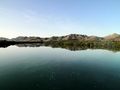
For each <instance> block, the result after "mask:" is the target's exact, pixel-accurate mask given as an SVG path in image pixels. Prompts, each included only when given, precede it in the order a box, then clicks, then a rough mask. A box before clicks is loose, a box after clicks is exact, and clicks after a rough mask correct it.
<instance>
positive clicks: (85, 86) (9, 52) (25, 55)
mask: <svg viewBox="0 0 120 90" xmlns="http://www.w3.org/2000/svg"><path fill="white" fill-rule="evenodd" d="M90 89H91V90H120V52H112V51H108V50H102V49H94V50H91V49H87V50H79V51H70V50H67V49H61V48H51V47H44V46H41V47H17V46H10V47H8V48H0V90H90Z"/></svg>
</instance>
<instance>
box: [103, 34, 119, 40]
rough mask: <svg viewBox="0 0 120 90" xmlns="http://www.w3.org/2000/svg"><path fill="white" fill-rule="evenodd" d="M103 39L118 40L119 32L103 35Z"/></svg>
mask: <svg viewBox="0 0 120 90" xmlns="http://www.w3.org/2000/svg"><path fill="white" fill-rule="evenodd" d="M104 39H105V40H109V41H120V34H116V33H114V34H111V35H108V36H106V37H104Z"/></svg>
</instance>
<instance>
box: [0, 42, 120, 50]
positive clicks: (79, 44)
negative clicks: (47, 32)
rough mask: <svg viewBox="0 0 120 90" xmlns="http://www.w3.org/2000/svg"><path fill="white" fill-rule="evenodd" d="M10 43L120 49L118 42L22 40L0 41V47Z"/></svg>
mask: <svg viewBox="0 0 120 90" xmlns="http://www.w3.org/2000/svg"><path fill="white" fill-rule="evenodd" d="M10 45H16V46H18V47H40V46H49V47H52V48H64V49H68V50H71V51H76V50H86V49H107V50H112V51H120V42H45V43H24V42H8V41H0V47H3V48H6V47H8V46H10Z"/></svg>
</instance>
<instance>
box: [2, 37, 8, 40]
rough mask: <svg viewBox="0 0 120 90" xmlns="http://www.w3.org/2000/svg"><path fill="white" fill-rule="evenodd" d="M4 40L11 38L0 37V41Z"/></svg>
mask: <svg viewBox="0 0 120 90" xmlns="http://www.w3.org/2000/svg"><path fill="white" fill-rule="evenodd" d="M3 40H7V41H8V40H9V39H8V38H4V37H0V41H3Z"/></svg>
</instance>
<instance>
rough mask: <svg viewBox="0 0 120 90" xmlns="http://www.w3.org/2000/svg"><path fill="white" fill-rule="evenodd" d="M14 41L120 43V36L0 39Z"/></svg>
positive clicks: (0, 39)
mask: <svg viewBox="0 0 120 90" xmlns="http://www.w3.org/2000/svg"><path fill="white" fill-rule="evenodd" d="M3 40H6V41H14V42H50V41H68V40H69V41H70V40H76V41H120V34H116V33H114V34H111V35H108V36H105V37H98V36H87V35H81V34H69V35H65V36H53V37H49V38H41V37H26V36H19V37H16V38H12V39H7V38H2V37H1V38H0V41H3Z"/></svg>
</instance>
